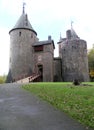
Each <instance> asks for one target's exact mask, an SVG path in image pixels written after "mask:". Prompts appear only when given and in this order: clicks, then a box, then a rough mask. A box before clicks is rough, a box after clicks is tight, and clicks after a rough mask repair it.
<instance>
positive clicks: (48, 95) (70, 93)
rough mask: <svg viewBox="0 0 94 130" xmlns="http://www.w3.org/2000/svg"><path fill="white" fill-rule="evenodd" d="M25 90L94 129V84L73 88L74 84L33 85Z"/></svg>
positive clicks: (25, 87)
mask: <svg viewBox="0 0 94 130" xmlns="http://www.w3.org/2000/svg"><path fill="white" fill-rule="evenodd" d="M88 84H89V83H88ZM23 88H24V89H26V90H28V91H30V92H32V93H34V94H36V95H37V96H39V97H40V98H42V99H44V100H46V101H48V102H49V103H50V104H52V105H53V106H54V107H56V108H58V109H59V110H61V111H64V112H66V113H68V114H69V115H70V116H71V117H73V118H74V119H76V120H78V121H79V122H80V123H82V124H84V125H86V126H88V127H91V128H94V84H93V83H92V85H91V84H90V85H86V86H85V85H84V86H83V85H82V86H73V85H72V83H32V84H29V85H25V86H23Z"/></svg>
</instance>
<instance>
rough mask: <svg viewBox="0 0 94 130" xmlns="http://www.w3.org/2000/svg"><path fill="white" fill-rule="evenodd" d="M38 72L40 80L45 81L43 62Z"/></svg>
mask: <svg viewBox="0 0 94 130" xmlns="http://www.w3.org/2000/svg"><path fill="white" fill-rule="evenodd" d="M38 73H39V74H40V78H39V81H40V82H43V65H41V64H39V65H38Z"/></svg>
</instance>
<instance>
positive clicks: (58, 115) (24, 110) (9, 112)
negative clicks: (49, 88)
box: [0, 84, 86, 130]
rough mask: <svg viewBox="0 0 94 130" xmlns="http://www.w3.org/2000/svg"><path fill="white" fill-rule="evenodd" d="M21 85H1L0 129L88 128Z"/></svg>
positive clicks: (56, 129) (71, 129)
mask: <svg viewBox="0 0 94 130" xmlns="http://www.w3.org/2000/svg"><path fill="white" fill-rule="evenodd" d="M20 86H21V85H19V84H5V85H0V130H86V128H85V127H83V126H82V125H80V124H79V123H77V122H76V121H74V120H73V119H71V118H69V117H67V116H66V114H64V113H63V112H60V111H58V110H56V109H54V108H53V107H52V106H51V105H49V104H48V103H46V102H45V101H41V100H40V99H38V98H37V97H36V96H34V95H33V94H31V93H29V92H27V91H25V90H23V89H22V88H20Z"/></svg>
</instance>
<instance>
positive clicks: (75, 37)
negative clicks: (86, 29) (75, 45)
mask: <svg viewBox="0 0 94 130" xmlns="http://www.w3.org/2000/svg"><path fill="white" fill-rule="evenodd" d="M71 38H73V39H77V38H79V37H78V35H77V33H76V32H75V31H74V29H73V28H71Z"/></svg>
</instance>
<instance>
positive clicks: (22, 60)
mask: <svg viewBox="0 0 94 130" xmlns="http://www.w3.org/2000/svg"><path fill="white" fill-rule="evenodd" d="M9 34H10V63H9V74H10V77H11V78H10V79H9V80H10V81H11V80H14V81H15V80H18V79H20V78H23V77H25V76H28V75H31V74H32V73H33V54H32V44H33V43H34V42H37V41H38V38H37V33H36V31H35V30H34V29H33V28H32V26H31V24H30V22H29V20H28V16H27V14H25V10H24V6H23V12H22V15H21V16H20V18H19V20H18V21H17V23H16V25H15V26H14V27H13V28H12V29H11V30H10V32H9ZM10 81H9V82H10Z"/></svg>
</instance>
